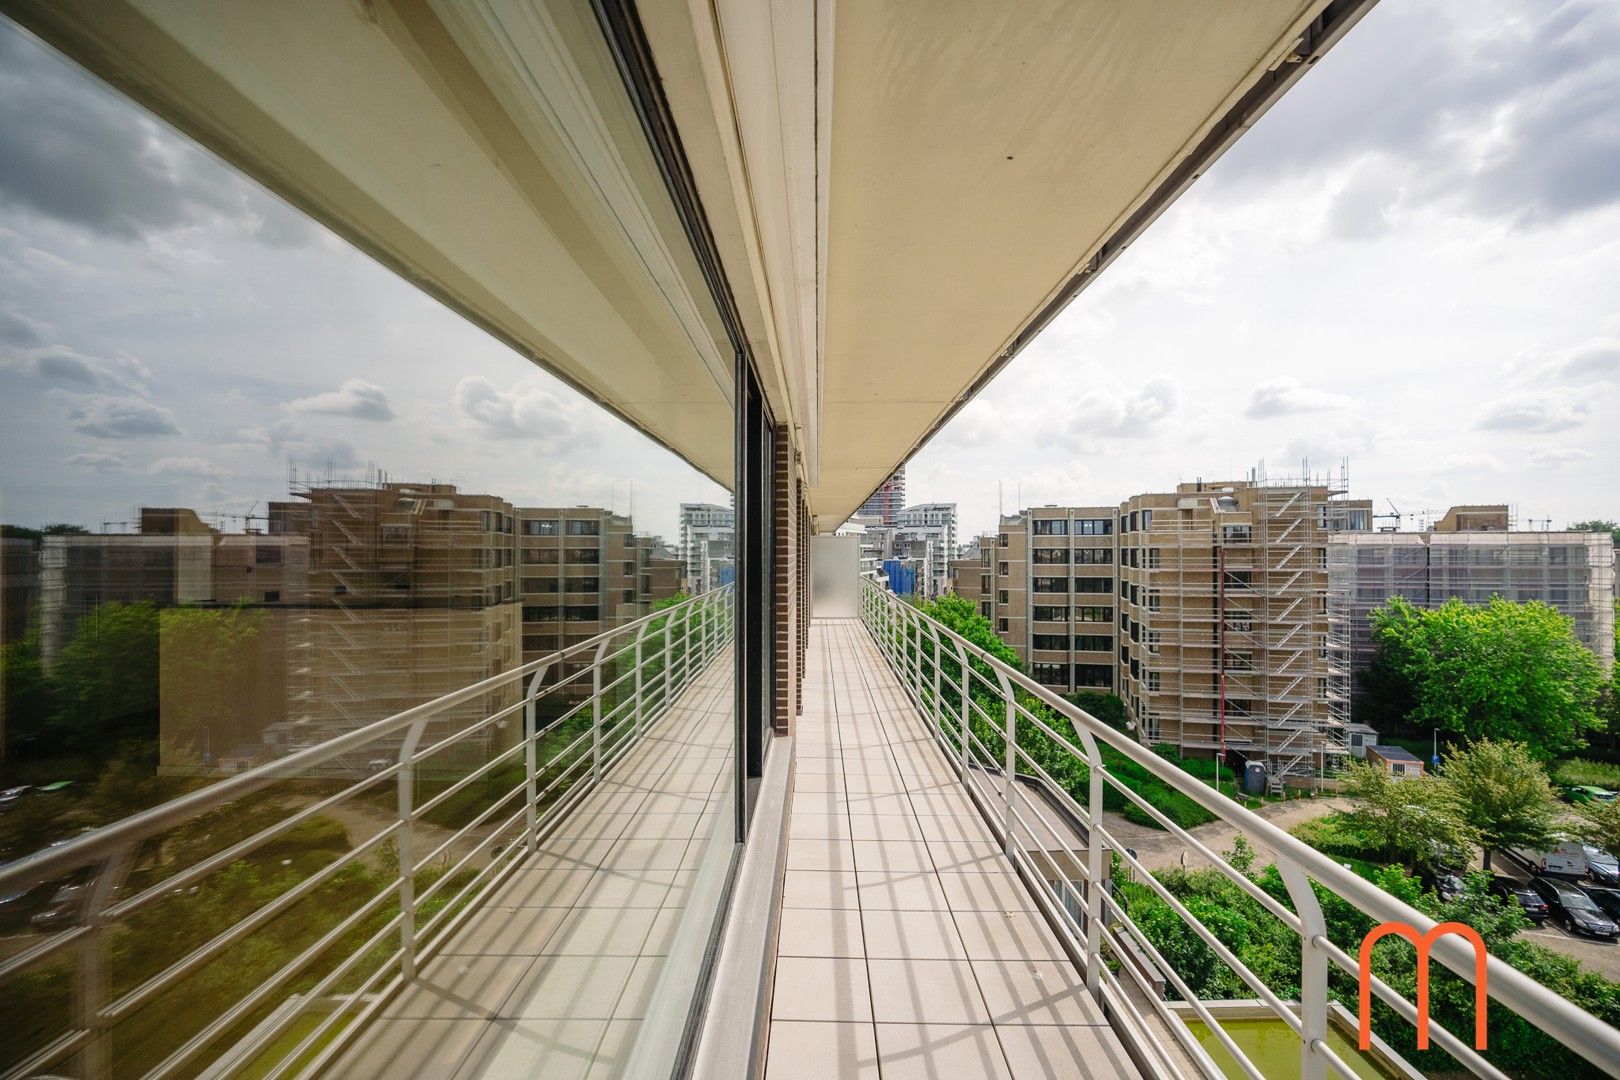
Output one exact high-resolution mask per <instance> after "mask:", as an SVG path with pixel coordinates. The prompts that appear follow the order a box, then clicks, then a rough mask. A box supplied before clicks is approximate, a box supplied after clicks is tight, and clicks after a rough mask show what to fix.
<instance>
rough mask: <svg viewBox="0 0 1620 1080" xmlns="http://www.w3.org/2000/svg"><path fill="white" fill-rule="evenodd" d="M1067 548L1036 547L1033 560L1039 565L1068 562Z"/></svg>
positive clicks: (1057, 564)
mask: <svg viewBox="0 0 1620 1080" xmlns="http://www.w3.org/2000/svg"><path fill="white" fill-rule="evenodd" d="M1068 561H1069V552H1068V549H1067V548H1036V549H1035V562H1036V563H1037V564H1038V565H1040V566H1060V565H1064V564H1066V563H1068Z"/></svg>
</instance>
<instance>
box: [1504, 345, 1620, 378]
mask: <svg viewBox="0 0 1620 1080" xmlns="http://www.w3.org/2000/svg"><path fill="white" fill-rule="evenodd" d="M1512 367H1513V368H1514V370H1516V371H1517V372H1518V374H1519V375H1520V377H1521V378H1523V379H1525V380H1526V381H1531V382H1565V383H1588V382H1594V381H1598V380H1602V379H1609V378H1614V377H1616V376H1620V339H1617V338H1612V337H1595V338H1590V339H1588V340H1586V341H1583V342H1581V343H1580V344H1579V345H1576V346H1573V347H1571V348H1568V349H1560V350H1557V351H1555V352H1544V351H1542V350H1540V349H1532V350H1529V351H1528V352H1526V353H1524V354H1522V355H1521V356H1520V357H1519V358H1518V359H1517V360H1515V361H1514V363H1513V365H1512Z"/></svg>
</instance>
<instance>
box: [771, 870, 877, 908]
mask: <svg viewBox="0 0 1620 1080" xmlns="http://www.w3.org/2000/svg"><path fill="white" fill-rule="evenodd" d="M855 887H856V875H854V874H851V873H849V872H847V871H842V870H789V871H787V872H786V873H785V874H784V875H783V881H782V906H783V907H784V908H854V907H858V906H859V902H858V898H857V895H856V891H855Z"/></svg>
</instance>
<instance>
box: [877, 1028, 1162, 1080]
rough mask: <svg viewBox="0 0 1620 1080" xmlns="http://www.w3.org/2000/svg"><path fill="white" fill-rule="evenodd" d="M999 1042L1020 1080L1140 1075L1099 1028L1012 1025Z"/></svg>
mask: <svg viewBox="0 0 1620 1080" xmlns="http://www.w3.org/2000/svg"><path fill="white" fill-rule="evenodd" d="M996 1039H997V1041H999V1042H1000V1043H1001V1050H1002V1053H1004V1054H1005V1055H1006V1056H1007V1065H1008V1066H1009V1067H1010V1068H1011V1069H1012V1074H1013V1075H1014V1076H1016V1077H1018V1080H1081V1078H1087V1080H1089V1078H1091V1077H1097V1078H1099V1080H1100V1078H1102V1077H1109V1078H1112V1077H1118V1078H1120V1080H1136V1078H1137V1077H1138V1076H1139V1075H1140V1074H1139V1073H1138V1072H1137V1070H1136V1066H1135V1065H1134V1064H1132V1063H1131V1059H1130V1058H1129V1057H1127V1056H1126V1054H1125V1049H1124V1048H1123V1047H1122V1046H1120V1045H1119V1041H1118V1040H1117V1039H1115V1038H1114V1037H1113V1035H1112V1034H1111V1033H1109V1032H1107V1031H1100V1030H1098V1029H1097V1028H1095V1027H1055V1026H1050V1027H1048V1026H1042V1027H1036V1026H1028V1025H1023V1024H1010V1025H1005V1026H998V1027H997V1028H996ZM885 1077H887V1073H885Z"/></svg>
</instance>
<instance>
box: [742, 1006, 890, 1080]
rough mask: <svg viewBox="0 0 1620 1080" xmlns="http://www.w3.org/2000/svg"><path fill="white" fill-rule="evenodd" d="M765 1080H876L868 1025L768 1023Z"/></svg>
mask: <svg viewBox="0 0 1620 1080" xmlns="http://www.w3.org/2000/svg"><path fill="white" fill-rule="evenodd" d="M765 1080H879V1076H878V1064H877V1037H876V1034H875V1033H874V1031H873V1029H872V1025H871V1024H869V1023H859V1024H850V1023H845V1024H837V1023H820V1022H813V1021H804V1020H773V1021H771V1033H770V1047H769V1049H768V1050H767V1052H766V1057H765Z"/></svg>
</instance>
